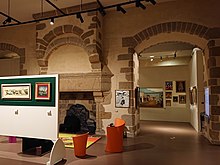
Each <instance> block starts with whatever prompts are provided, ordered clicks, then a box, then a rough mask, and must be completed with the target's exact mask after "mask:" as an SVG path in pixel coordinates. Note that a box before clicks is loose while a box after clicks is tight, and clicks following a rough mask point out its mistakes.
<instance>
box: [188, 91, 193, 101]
mask: <svg viewBox="0 0 220 165" xmlns="http://www.w3.org/2000/svg"><path fill="white" fill-rule="evenodd" d="M189 102H190V104H191V105H193V96H192V88H189Z"/></svg>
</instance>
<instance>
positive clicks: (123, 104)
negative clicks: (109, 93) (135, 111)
mask: <svg viewBox="0 0 220 165" xmlns="http://www.w3.org/2000/svg"><path fill="white" fill-rule="evenodd" d="M129 106H130V92H129V90H115V107H116V108H129Z"/></svg>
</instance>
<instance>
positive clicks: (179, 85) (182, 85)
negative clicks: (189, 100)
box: [176, 81, 186, 93]
mask: <svg viewBox="0 0 220 165" xmlns="http://www.w3.org/2000/svg"><path fill="white" fill-rule="evenodd" d="M176 92H183V93H185V92H186V82H185V81H176Z"/></svg>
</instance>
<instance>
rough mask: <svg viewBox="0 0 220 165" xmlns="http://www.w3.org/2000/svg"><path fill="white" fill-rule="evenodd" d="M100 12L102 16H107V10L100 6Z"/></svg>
mask: <svg viewBox="0 0 220 165" xmlns="http://www.w3.org/2000/svg"><path fill="white" fill-rule="evenodd" d="M99 12H100V14H101V15H102V16H105V15H106V12H105V10H104V9H103V8H101V7H100V8H99Z"/></svg>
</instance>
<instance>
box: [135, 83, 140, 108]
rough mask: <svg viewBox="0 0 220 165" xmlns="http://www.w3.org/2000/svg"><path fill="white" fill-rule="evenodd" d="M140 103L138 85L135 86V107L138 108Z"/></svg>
mask: <svg viewBox="0 0 220 165" xmlns="http://www.w3.org/2000/svg"><path fill="white" fill-rule="evenodd" d="M139 105H140V87H136V88H135V108H136V109H139Z"/></svg>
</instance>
